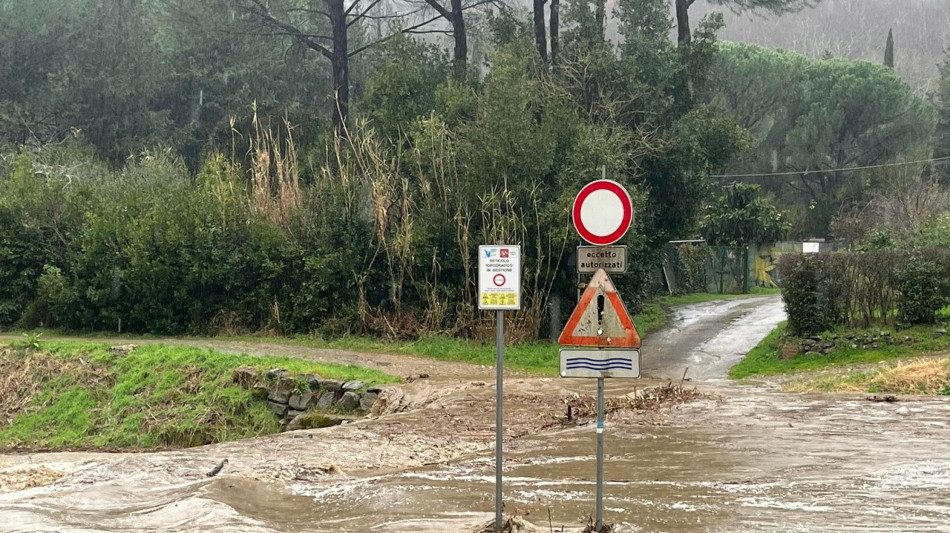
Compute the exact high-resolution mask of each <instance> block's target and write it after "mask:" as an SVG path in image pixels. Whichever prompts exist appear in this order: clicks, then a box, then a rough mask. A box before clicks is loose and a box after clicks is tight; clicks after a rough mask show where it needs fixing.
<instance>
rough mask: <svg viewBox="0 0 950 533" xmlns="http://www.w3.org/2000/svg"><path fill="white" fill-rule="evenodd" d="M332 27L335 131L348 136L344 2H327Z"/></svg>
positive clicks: (347, 60)
mask: <svg viewBox="0 0 950 533" xmlns="http://www.w3.org/2000/svg"><path fill="white" fill-rule="evenodd" d="M327 10H328V11H329V15H330V25H331V27H332V32H333V33H332V37H333V50H332V54H331V57H330V65H331V68H332V70H333V98H334V102H333V130H334V131H335V132H336V134H337V135H339V136H340V137H345V136H346V118H347V115H348V114H349V108H350V74H349V52H348V50H347V39H346V11H345V9H344V7H343V0H327Z"/></svg>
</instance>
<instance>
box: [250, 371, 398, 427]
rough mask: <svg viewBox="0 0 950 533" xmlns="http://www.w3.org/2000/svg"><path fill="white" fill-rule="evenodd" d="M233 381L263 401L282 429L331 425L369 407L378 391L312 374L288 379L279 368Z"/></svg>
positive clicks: (361, 384) (363, 412) (373, 402)
mask: <svg viewBox="0 0 950 533" xmlns="http://www.w3.org/2000/svg"><path fill="white" fill-rule="evenodd" d="M233 377H234V382H235V383H237V384H239V385H241V386H242V387H244V388H245V389H250V390H253V391H254V393H255V395H257V396H258V397H260V398H266V400H267V406H268V407H269V408H270V410H271V411H272V412H273V413H274V415H275V416H277V417H278V418H279V419H280V421H281V428H282V429H285V430H295V429H309V428H315V427H325V426H332V425H336V424H339V423H342V422H345V421H347V420H352V419H353V418H354V417H356V416H362V415H364V414H366V413H368V412H369V410H370V409H372V408H373V404H375V403H376V399H377V398H378V397H379V393H380V389H379V387H376V386H374V385H372V384H368V383H365V382H362V381H346V382H344V381H340V380H336V379H324V378H322V377H320V376H318V375H316V374H300V375H297V376H292V375H291V374H290V372H288V371H287V370H285V369H283V368H274V369H271V370H268V371H267V372H265V373H264V374H263V375H260V374H259V373H258V371H257V370H256V369H254V368H253V367H241V368H238V369H236V370H235V371H234V373H233Z"/></svg>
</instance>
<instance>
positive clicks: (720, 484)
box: [0, 297, 950, 533]
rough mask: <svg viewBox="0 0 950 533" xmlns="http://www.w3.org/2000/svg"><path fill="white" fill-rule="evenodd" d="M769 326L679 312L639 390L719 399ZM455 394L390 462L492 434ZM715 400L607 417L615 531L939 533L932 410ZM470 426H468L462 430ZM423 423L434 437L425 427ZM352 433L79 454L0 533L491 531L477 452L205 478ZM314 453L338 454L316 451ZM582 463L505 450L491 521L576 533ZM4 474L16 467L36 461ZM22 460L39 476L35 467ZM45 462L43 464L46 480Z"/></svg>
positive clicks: (652, 345)
mask: <svg viewBox="0 0 950 533" xmlns="http://www.w3.org/2000/svg"><path fill="white" fill-rule="evenodd" d="M781 318H782V309H781V302H780V301H779V300H778V299H777V298H775V297H770V298H764V299H757V300H749V301H741V302H725V303H723V302H720V303H714V304H700V305H697V306H691V307H689V308H686V309H685V310H681V311H680V312H679V313H678V314H677V316H676V320H675V321H674V324H673V327H672V328H671V329H669V330H667V331H665V332H661V333H658V334H656V335H654V336H651V337H650V338H648V339H646V342H645V345H644V364H643V366H644V369H645V373H647V374H648V375H653V376H676V377H679V376H681V375H682V372H683V370H684V369H685V367H687V366H689V367H690V371H689V375H690V376H693V377H696V378H697V379H699V380H705V381H704V383H705V385H704V387H710V386H717V385H718V386H721V383H722V381H721V380H720V379H719V378H721V376H722V375H723V373H724V372H725V370H726V369H728V367H729V366H730V365H732V364H734V363H735V362H736V361H737V360H738V358H739V357H741V355H742V353H744V351H745V350H747V349H748V348H749V347H751V346H752V345H754V344H755V342H756V341H757V340H758V339H760V338H761V337H762V336H764V335H765V334H766V333H767V332H768V331H769V330H770V329H771V327H772V326H774V324H775V323H776V322H777V321H779V320H781ZM478 379H484V377H479V378H478ZM559 383H563V382H558V381H557V380H551V379H548V380H532V379H519V380H515V381H513V382H512V383H511V389H513V390H514V392H515V393H518V392H519V390H520V392H521V393H523V392H524V391H525V390H526V389H530V388H535V389H538V390H541V389H543V390H544V392H543V394H548V393H549V392H548V391H551V390H555V389H556V388H557V386H558V384H559ZM631 384H633V385H635V384H637V382H630V384H624V383H620V382H619V380H617V381H616V382H613V383H611V384H610V386H609V387H608V394H621V393H623V392H624V391H625V389H629V387H630V385H631ZM460 390H464V393H461V392H460V393H458V394H456V395H455V396H451V395H450V396H446V397H443V398H442V399H440V401H439V403H438V404H437V405H433V406H430V407H428V408H427V409H424V410H422V411H419V412H412V413H403V414H400V415H395V417H397V419H398V423H393V425H394V426H398V427H399V428H404V429H402V430H401V431H403V434H402V436H403V437H405V435H404V433H405V432H406V431H408V432H410V433H411V432H413V431H416V432H417V433H416V434H411V435H410V437H411V439H409V440H407V439H405V438H404V439H403V441H401V442H403V443H402V444H398V446H401V448H399V450H397V451H399V452H400V453H401V455H399V456H398V457H405V458H410V457H412V456H413V455H412V454H413V453H414V452H413V451H412V450H414V449H415V448H414V447H415V446H417V445H420V444H421V445H426V444H427V445H429V446H430V447H432V446H446V445H447V444H450V443H451V442H452V439H453V438H454V435H455V434H454V433H453V432H454V431H456V430H457V426H453V424H454V423H456V422H457V421H459V420H464V421H465V423H466V424H469V425H472V426H473V427H476V429H477V428H489V427H493V426H491V422H490V421H491V410H492V406H493V404H492V400H491V398H493V390H492V389H491V387H486V386H472V387H467V388H464V389H460ZM506 392H509V388H508V385H506ZM715 392H717V393H719V394H721V395H722V399H721V401H717V400H705V401H701V402H698V403H695V404H690V405H686V406H682V407H680V408H677V409H675V410H672V411H665V412H664V413H663V414H662V416H661V417H659V418H651V417H649V416H635V415H627V414H620V415H618V416H616V417H615V418H612V419H610V420H608V426H607V433H606V455H607V461H606V468H605V478H606V480H607V483H606V486H605V513H604V516H605V519H606V521H607V522H608V523H614V524H616V525H617V529H616V531H618V532H633V531H637V532H640V531H644V532H646V531H651V532H652V531H656V532H660V531H663V532H693V531H709V532H742V531H788V532H792V531H794V532H800V531H814V532H828V531H831V532H837V531H855V532H857V531H894V532H903V531H914V532H916V531H950V430H948V421H950V403H948V402H947V401H944V400H942V399H934V398H924V399H907V400H904V401H901V402H897V403H874V402H869V401H866V400H865V399H864V398H860V397H840V396H832V395H789V394H780V393H776V392H774V391H771V390H768V389H755V388H748V387H734V386H727V387H725V388H720V389H719V390H717V391H715ZM517 397H518V396H515V398H517ZM509 401H512V400H509ZM473 409H477V410H478V411H479V416H478V417H475V416H472V417H470V418H465V416H463V415H464V414H465V411H471V410H473ZM434 414H439V415H444V416H443V418H441V419H439V420H444V421H445V422H444V423H443V422H437V423H435V424H433V423H432V422H431V420H430V423H429V424H424V423H423V422H424V421H425V419H426V418H427V417H428V418H432V417H433V415H434ZM479 417H480V418H479ZM453 421H456V422H453ZM383 422H384V419H381V420H380V421H378V422H371V423H370V425H368V426H366V428H370V429H371V428H372V427H374V426H373V425H372V424H376V425H377V426H378V425H380V424H382V423H383ZM366 428H364V429H362V430H359V431H357V430H353V429H349V428H347V427H345V426H344V427H339V428H329V429H327V430H321V431H324V432H336V433H321V434H317V437H318V438H315V439H312V440H308V439H294V438H274V439H271V440H268V441H266V443H261V442H257V441H255V442H248V443H231V444H226V445H219V446H218V447H209V448H200V449H196V450H185V451H181V452H171V453H156V454H140V455H117V456H108V455H106V456H102V455H96V456H94V457H93V456H92V454H90V455H89V457H86V459H85V460H86V462H87V463H88V464H85V463H82V464H79V463H77V461H81V460H83V458H82V456H79V457H78V459H77V458H73V459H71V460H72V461H73V463H72V464H73V466H72V467H70V468H64V471H69V472H71V473H70V474H68V475H67V476H66V477H64V478H63V479H61V480H60V481H59V482H56V483H54V484H52V485H47V486H43V487H38V488H33V489H28V490H22V491H18V492H10V493H7V494H0V531H17V532H34V531H49V532H53V531H56V532H60V531H72V532H80V531H81V532H86V531H201V532H203V533H205V532H270V531H288V532H290V531H301V532H302V531H313V532H327V533H329V532H341V531H343V532H354V533H355V532H359V533H363V532H373V531H381V532H406V533H409V532H413V533H416V532H469V531H471V530H472V529H473V527H474V526H475V525H476V524H478V523H484V522H486V521H487V520H490V519H491V518H492V517H493V509H494V501H493V498H494V454H493V452H492V450H491V448H490V445H489V443H490V439H489V438H488V437H487V436H486V437H485V438H484V439H483V440H482V444H479V445H476V446H474V447H472V448H471V449H472V450H475V453H471V454H470V455H466V456H462V457H459V458H456V459H454V460H449V461H447V462H438V464H430V465H428V466H425V465H422V462H417V463H414V464H415V465H416V466H406V465H405V464H403V463H400V462H398V461H397V462H396V463H395V464H394V465H393V466H392V467H388V468H364V469H362V470H359V471H357V473H356V474H353V475H345V474H344V475H329V476H322V477H321V476H317V477H304V478H303V479H298V480H293V479H292V480H290V481H283V482H279V483H264V482H261V481H257V480H255V479H249V478H247V477H246V476H241V475H236V474H233V473H232V471H231V470H226V471H225V472H224V473H223V474H222V475H220V476H218V477H216V478H212V479H208V478H206V477H204V475H203V473H202V472H204V471H205V470H206V469H207V465H209V464H214V463H215V462H217V460H218V459H219V456H220V455H221V454H224V453H227V454H228V456H229V457H231V459H232V465H233V466H234V467H235V468H236V466H237V465H238V464H241V463H243V464H245V465H252V466H253V468H255V469H256V470H255V471H264V472H266V471H267V470H268V469H269V468H273V469H274V470H279V469H281V468H286V466H287V464H286V462H287V461H288V459H287V457H288V454H291V453H305V454H308V455H311V456H315V457H316V458H319V457H320V456H321V455H322V454H325V455H326V456H327V457H331V456H333V455H334V454H336V457H337V458H339V454H340V453H341V450H342V453H346V452H347V451H348V450H354V448H353V446H362V447H363V448H362V449H358V450H355V451H358V452H360V453H362V454H363V455H366V456H369V455H372V454H368V453H367V450H369V451H372V448H374V447H379V446H381V443H380V442H379V441H378V440H372V439H369V440H366V439H363V441H361V440H360V435H363V434H364V432H365V430H366ZM414 428H416V429H414ZM419 428H424V429H419ZM433 428H435V429H433ZM477 430H478V431H483V430H481V429H477ZM348 431H349V433H347V435H349V436H348V437H347V438H343V437H342V435H343V434H344V433H345V432H348ZM433 432H436V433H433ZM365 434H366V435H372V433H368V432H367V433H365ZM320 435H323V436H324V438H325V436H327V435H341V437H340V439H338V440H337V441H335V443H334V446H335V447H334V448H333V449H332V450H331V449H330V444H328V443H327V441H324V442H321V440H320ZM309 436H310V437H312V436H313V435H309ZM354 443H356V444H354ZM304 444H305V445H306V446H304ZM294 446H296V448H294ZM420 449H422V448H420ZM301 450H303V452H301ZM594 450H595V433H594V431H593V429H592V427H591V426H590V425H586V426H580V427H570V428H567V429H563V428H562V429H557V430H551V431H546V432H541V433H538V434H533V435H528V436H524V437H521V438H519V439H515V440H512V441H510V442H509V443H508V444H506V450H505V456H506V461H505V481H504V494H505V505H506V512H511V513H516V514H519V515H522V516H525V517H526V519H527V520H529V521H530V522H532V523H534V524H535V525H537V526H539V531H551V530H554V531H561V528H562V527H563V528H564V530H565V531H579V529H580V526H581V525H582V524H583V523H584V522H585V521H586V518H587V517H588V516H589V515H591V514H592V513H593V512H594V508H593V505H594V504H593V499H594V481H593V480H594V477H595V472H594V466H595V461H594ZM384 452H385V453H388V451H384ZM385 453H381V454H379V455H380V456H383V455H385ZM235 454H238V455H239V457H235ZM280 457H283V460H284V463H282V464H278V463H277V461H278V458H280ZM8 459H9V458H8ZM15 459H16V460H17V461H19V462H22V463H24V465H25V466H24V467H28V466H29V463H30V462H32V461H33V459H34V457H32V456H17V457H15ZM35 459H36V460H37V461H44V459H43V456H42V455H37V456H35ZM51 460H52V459H49V458H47V459H45V461H46V463H47V464H51V465H52V466H53V467H54V468H59V467H58V466H57V465H56V464H53V463H50V461H51ZM357 463H358V462H354V464H357ZM77 465H78V466H77ZM419 465H422V466H419ZM2 466H3V465H2V462H0V467H2ZM0 484H2V480H0Z"/></svg>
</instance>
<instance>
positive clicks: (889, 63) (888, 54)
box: [884, 29, 894, 68]
mask: <svg viewBox="0 0 950 533" xmlns="http://www.w3.org/2000/svg"><path fill="white" fill-rule="evenodd" d="M884 66H886V67H891V68H894V30H893V29H890V30H887V46H886V47H885V48H884Z"/></svg>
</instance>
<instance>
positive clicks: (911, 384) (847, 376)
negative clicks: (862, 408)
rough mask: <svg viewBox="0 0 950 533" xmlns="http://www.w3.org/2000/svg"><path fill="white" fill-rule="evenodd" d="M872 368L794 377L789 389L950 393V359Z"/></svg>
mask: <svg viewBox="0 0 950 533" xmlns="http://www.w3.org/2000/svg"><path fill="white" fill-rule="evenodd" d="M875 366H876V367H877V368H871V369H846V370H844V371H842V372H832V373H829V374H827V375H821V376H815V377H808V378H805V379H800V380H795V381H792V382H789V383H787V384H785V385H784V386H783V389H784V390H785V391H788V392H868V393H874V394H942V395H948V394H950V359H947V358H940V357H936V358H934V357H929V358H923V359H918V360H911V361H890V362H887V363H883V364H880V365H875Z"/></svg>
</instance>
